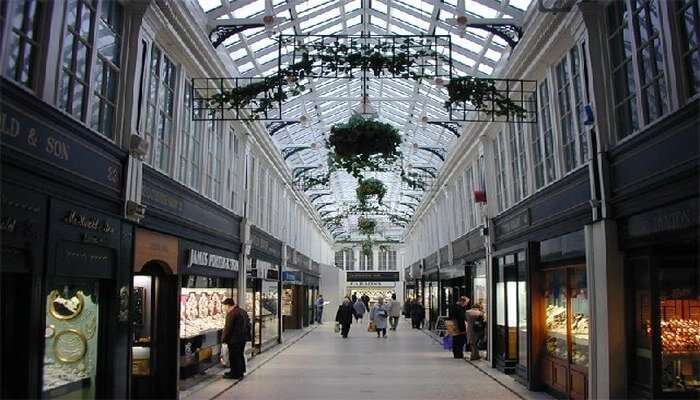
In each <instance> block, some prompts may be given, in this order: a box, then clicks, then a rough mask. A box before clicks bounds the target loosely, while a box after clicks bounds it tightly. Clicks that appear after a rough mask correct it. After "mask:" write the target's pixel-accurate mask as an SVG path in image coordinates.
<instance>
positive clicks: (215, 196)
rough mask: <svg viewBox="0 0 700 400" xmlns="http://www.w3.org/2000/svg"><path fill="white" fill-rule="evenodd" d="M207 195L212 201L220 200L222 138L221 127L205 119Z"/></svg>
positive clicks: (222, 155) (222, 157) (222, 156)
mask: <svg viewBox="0 0 700 400" xmlns="http://www.w3.org/2000/svg"><path fill="white" fill-rule="evenodd" d="M207 134H208V138H207V142H208V144H209V145H208V147H207V149H208V150H207V162H208V166H209V168H207V180H206V184H207V188H206V190H207V192H206V193H207V196H209V198H211V199H212V200H214V201H217V202H219V201H221V179H222V173H223V159H224V154H223V153H224V149H223V147H224V138H223V133H222V132H221V127H220V126H219V125H217V124H216V123H215V122H214V121H207Z"/></svg>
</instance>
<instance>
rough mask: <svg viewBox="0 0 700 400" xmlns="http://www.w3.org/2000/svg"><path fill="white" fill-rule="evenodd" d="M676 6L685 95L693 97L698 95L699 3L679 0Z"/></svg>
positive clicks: (690, 0) (699, 50)
mask: <svg viewBox="0 0 700 400" xmlns="http://www.w3.org/2000/svg"><path fill="white" fill-rule="evenodd" d="M676 4H677V9H676V15H677V21H678V24H679V25H680V30H681V43H682V45H683V48H682V54H683V63H684V68H685V74H686V77H687V79H688V85H687V87H688V93H687V94H688V95H689V96H694V95H696V94H698V93H700V47H699V46H700V10H699V8H700V2H698V0H680V1H677V2H676Z"/></svg>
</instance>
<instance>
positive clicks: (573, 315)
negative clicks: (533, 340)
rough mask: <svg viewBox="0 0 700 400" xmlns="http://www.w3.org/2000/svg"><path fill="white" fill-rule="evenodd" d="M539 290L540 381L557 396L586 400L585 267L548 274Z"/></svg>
mask: <svg viewBox="0 0 700 400" xmlns="http://www.w3.org/2000/svg"><path fill="white" fill-rule="evenodd" d="M540 287H541V289H542V293H541V296H542V307H544V310H543V311H544V313H543V318H544V323H543V324H542V327H543V332H542V337H543V340H544V346H543V347H544V357H543V360H542V362H541V370H540V372H541V375H542V379H543V381H544V383H545V385H547V386H548V387H549V388H551V389H552V390H554V391H556V392H557V395H561V394H563V395H566V396H568V397H569V398H572V399H585V398H586V397H587V393H588V354H589V348H588V346H589V343H588V340H589V339H588V335H589V332H588V326H589V322H590V311H589V303H588V287H587V281H586V267H585V266H584V265H580V264H575V265H567V266H560V267H557V268H556V269H551V270H547V271H545V272H543V274H542V284H541V286H540Z"/></svg>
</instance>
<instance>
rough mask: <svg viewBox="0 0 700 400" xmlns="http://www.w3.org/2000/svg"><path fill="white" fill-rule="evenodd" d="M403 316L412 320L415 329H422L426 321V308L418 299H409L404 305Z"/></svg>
mask: <svg viewBox="0 0 700 400" xmlns="http://www.w3.org/2000/svg"><path fill="white" fill-rule="evenodd" d="M403 315H404V316H405V317H406V318H410V319H411V326H412V327H413V329H421V328H422V327H423V321H424V320H425V307H423V303H421V302H420V301H418V299H411V298H409V299H408V300H407V301H406V303H404V305H403Z"/></svg>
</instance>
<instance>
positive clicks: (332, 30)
mask: <svg viewBox="0 0 700 400" xmlns="http://www.w3.org/2000/svg"><path fill="white" fill-rule="evenodd" d="M339 19H340V18H336V19H335V20H336V21H337V20H339ZM342 31H343V24H341V23H340V22H337V23H336V24H332V25H331V26H329V27H328V28H325V29H323V30H320V31H315V30H314V31H311V32H312V33H313V34H314V35H337V34H339V33H341V32H342Z"/></svg>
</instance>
